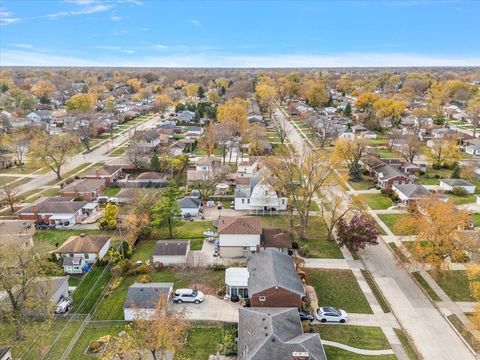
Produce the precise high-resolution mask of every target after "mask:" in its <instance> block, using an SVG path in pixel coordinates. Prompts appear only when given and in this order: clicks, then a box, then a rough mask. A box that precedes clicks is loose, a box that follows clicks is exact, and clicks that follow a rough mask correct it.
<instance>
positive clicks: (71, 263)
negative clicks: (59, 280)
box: [63, 256, 89, 275]
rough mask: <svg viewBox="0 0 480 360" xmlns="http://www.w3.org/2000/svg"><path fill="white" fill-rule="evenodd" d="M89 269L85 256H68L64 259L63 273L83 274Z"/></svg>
mask: <svg viewBox="0 0 480 360" xmlns="http://www.w3.org/2000/svg"><path fill="white" fill-rule="evenodd" d="M88 267H89V266H88V265H86V262H85V258H84V257H83V256H66V257H64V258H63V271H64V272H65V274H72V275H74V274H83V273H84V272H85V271H87V269H88Z"/></svg>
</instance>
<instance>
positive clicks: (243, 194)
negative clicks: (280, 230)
mask: <svg viewBox="0 0 480 360" xmlns="http://www.w3.org/2000/svg"><path fill="white" fill-rule="evenodd" d="M249 180H250V183H249V184H243V183H242V182H238V185H237V187H236V189H235V194H234V196H235V201H234V204H235V210H249V211H270V210H274V211H276V210H286V209H287V198H286V197H282V196H280V195H279V194H278V193H277V191H275V190H274V189H273V187H272V186H271V185H270V184H269V183H268V182H266V181H265V180H263V179H262V176H260V175H257V176H252V177H250V178H249Z"/></svg>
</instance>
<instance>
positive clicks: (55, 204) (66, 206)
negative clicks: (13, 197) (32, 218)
mask: <svg viewBox="0 0 480 360" xmlns="http://www.w3.org/2000/svg"><path fill="white" fill-rule="evenodd" d="M87 203H88V202H87V201H51V200H48V199H47V200H44V201H42V202H40V203H38V204H34V205H30V206H27V207H25V208H23V209H21V210H19V211H17V214H34V213H39V214H59V213H62V214H74V213H76V212H77V211H78V210H80V209H81V208H83V207H84V206H85V205H86V204H87Z"/></svg>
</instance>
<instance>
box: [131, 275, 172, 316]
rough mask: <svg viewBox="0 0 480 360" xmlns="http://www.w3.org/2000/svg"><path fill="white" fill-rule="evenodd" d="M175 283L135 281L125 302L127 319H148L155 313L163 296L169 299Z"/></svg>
mask: <svg viewBox="0 0 480 360" xmlns="http://www.w3.org/2000/svg"><path fill="white" fill-rule="evenodd" d="M172 291H173V283H148V284H142V283H134V284H133V285H132V286H130V287H129V288H128V293H127V298H126V299H125V302H124V303H123V317H124V318H125V321H133V320H136V319H144V320H148V319H149V318H151V316H152V315H153V314H154V313H155V308H156V306H157V303H158V301H159V300H160V299H161V298H162V297H163V298H164V299H165V300H166V301H168V300H169V299H170V297H171V295H172Z"/></svg>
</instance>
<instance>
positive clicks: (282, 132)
mask: <svg viewBox="0 0 480 360" xmlns="http://www.w3.org/2000/svg"><path fill="white" fill-rule="evenodd" d="M273 119H275V130H276V131H277V134H278V137H279V139H280V144H282V145H283V144H284V143H285V140H286V139H287V137H288V134H289V131H288V129H289V123H288V119H287V118H286V117H285V116H283V114H282V115H280V116H275V115H274V116H273Z"/></svg>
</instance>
